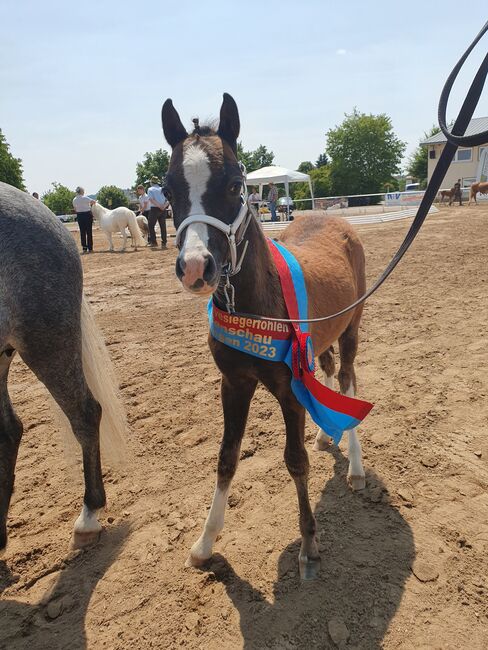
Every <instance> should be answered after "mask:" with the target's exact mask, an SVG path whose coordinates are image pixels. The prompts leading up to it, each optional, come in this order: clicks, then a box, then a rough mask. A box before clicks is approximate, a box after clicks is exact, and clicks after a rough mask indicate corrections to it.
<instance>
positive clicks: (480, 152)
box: [478, 147, 487, 160]
mask: <svg viewBox="0 0 488 650" xmlns="http://www.w3.org/2000/svg"><path fill="white" fill-rule="evenodd" d="M485 149H487V147H480V148H479V151H478V160H481V154H482V153H483V151H484V150H485Z"/></svg>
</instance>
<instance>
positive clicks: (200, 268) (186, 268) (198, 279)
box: [176, 253, 218, 290]
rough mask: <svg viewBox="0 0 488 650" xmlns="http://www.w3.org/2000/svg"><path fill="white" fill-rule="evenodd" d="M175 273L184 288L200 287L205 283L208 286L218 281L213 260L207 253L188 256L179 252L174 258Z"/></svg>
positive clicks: (193, 288)
mask: <svg viewBox="0 0 488 650" xmlns="http://www.w3.org/2000/svg"><path fill="white" fill-rule="evenodd" d="M176 275H177V277H178V278H179V280H180V281H181V282H182V284H183V286H184V287H185V289H192V290H195V289H202V288H203V286H204V285H205V284H208V285H209V288H210V287H212V286H214V285H215V284H217V283H218V274H217V268H216V265H215V261H214V259H213V257H212V255H210V254H209V253H204V254H202V255H188V256H182V255H181V253H180V255H178V257H177V259H176Z"/></svg>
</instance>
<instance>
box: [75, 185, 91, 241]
mask: <svg viewBox="0 0 488 650" xmlns="http://www.w3.org/2000/svg"><path fill="white" fill-rule="evenodd" d="M75 191H76V196H75V198H74V199H73V207H74V209H75V212H76V221H77V222H78V228H79V229H80V239H81V247H82V248H83V254H84V253H91V252H92V250H93V235H92V226H93V215H92V212H91V206H92V205H93V204H94V203H95V201H93V200H92V199H90V198H89V197H88V196H84V194H85V190H84V189H83V188H82V187H77V188H76V190H75Z"/></svg>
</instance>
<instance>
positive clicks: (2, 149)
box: [0, 129, 25, 190]
mask: <svg viewBox="0 0 488 650" xmlns="http://www.w3.org/2000/svg"><path fill="white" fill-rule="evenodd" d="M0 181H2V182H3V183H8V184H9V185H13V186H14V187H17V188H18V189H19V190H25V185H24V178H23V170H22V160H21V159H20V158H14V156H12V154H11V153H10V145H9V144H8V142H7V140H6V139H5V136H4V135H3V133H2V129H0Z"/></svg>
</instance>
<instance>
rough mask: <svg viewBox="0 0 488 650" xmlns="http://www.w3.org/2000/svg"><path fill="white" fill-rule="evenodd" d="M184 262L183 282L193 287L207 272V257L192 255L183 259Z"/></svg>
mask: <svg viewBox="0 0 488 650" xmlns="http://www.w3.org/2000/svg"><path fill="white" fill-rule="evenodd" d="M183 262H184V267H183V269H184V275H183V278H182V282H183V283H184V284H185V285H187V286H189V287H192V286H193V285H194V284H195V282H197V281H198V280H203V274H204V273H205V265H206V259H205V257H203V255H202V256H200V255H199V256H198V257H196V256H193V255H192V256H191V257H190V258H189V259H186V260H183Z"/></svg>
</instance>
